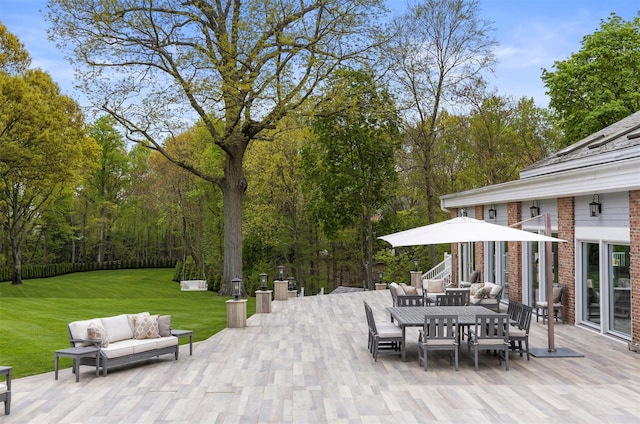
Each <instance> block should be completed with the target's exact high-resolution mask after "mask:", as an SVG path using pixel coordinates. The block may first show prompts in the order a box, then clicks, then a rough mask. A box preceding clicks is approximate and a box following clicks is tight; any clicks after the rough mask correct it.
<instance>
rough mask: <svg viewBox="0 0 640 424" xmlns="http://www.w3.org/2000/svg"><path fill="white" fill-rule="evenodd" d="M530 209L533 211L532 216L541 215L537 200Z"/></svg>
mask: <svg viewBox="0 0 640 424" xmlns="http://www.w3.org/2000/svg"><path fill="white" fill-rule="evenodd" d="M529 210H530V211H531V218H535V217H536V216H538V215H540V207H539V206H538V201H537V200H534V201H533V204H532V205H531V207H530V208H529Z"/></svg>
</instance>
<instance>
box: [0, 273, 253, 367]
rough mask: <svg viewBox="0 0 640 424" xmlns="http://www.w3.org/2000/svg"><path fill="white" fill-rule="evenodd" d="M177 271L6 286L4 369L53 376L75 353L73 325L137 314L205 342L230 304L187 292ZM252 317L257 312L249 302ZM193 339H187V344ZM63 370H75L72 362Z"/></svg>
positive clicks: (0, 349)
mask: <svg viewBox="0 0 640 424" xmlns="http://www.w3.org/2000/svg"><path fill="white" fill-rule="evenodd" d="M172 277H173V269H141V270H140V269H136V270H114V271H93V272H83V273H75V274H69V275H63V276H60V277H54V278H44V279H35V280H26V281H24V283H23V284H22V285H19V286H14V285H11V283H0V365H7V366H12V367H13V373H14V376H15V377H16V378H17V377H25V376H28V375H33V374H40V373H43V372H48V371H53V352H54V351H55V350H57V349H64V348H66V347H69V334H68V331H67V324H68V323H69V322H71V321H76V320H83V319H90V318H95V317H105V316H111V315H119V314H123V313H137V312H143V311H148V312H150V313H152V314H161V315H171V316H172V321H171V327H172V328H181V329H188V330H193V339H194V341H200V340H204V339H206V338H208V337H210V336H211V335H213V334H215V333H217V332H218V331H220V330H222V329H223V328H225V327H226V325H227V316H226V303H225V302H226V301H227V300H228V299H229V298H225V297H219V296H218V294H217V293H214V292H210V291H206V292H204V291H193V292H182V291H180V285H179V284H178V283H176V282H173V281H171V278H172ZM247 309H248V310H247V314H248V315H249V316H250V315H252V314H253V313H254V312H255V299H253V298H249V301H248V305H247ZM185 342H188V339H186V338H183V339H181V343H185ZM64 359H66V358H62V359H61V362H60V366H61V367H66V366H71V360H69V361H68V363H67V362H64V363H63V360H64Z"/></svg>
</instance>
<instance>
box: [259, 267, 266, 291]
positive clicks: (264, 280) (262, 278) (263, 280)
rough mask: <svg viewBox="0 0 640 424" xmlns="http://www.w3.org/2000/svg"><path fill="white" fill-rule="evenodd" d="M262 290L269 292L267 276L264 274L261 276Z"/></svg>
mask: <svg viewBox="0 0 640 424" xmlns="http://www.w3.org/2000/svg"><path fill="white" fill-rule="evenodd" d="M260 290H262V291H265V290H267V274H265V273H264V272H263V273H262V274H260Z"/></svg>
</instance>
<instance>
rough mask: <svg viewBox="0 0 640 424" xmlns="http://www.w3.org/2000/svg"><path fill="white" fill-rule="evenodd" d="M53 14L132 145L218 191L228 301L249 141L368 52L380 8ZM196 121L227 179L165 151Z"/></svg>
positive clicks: (127, 9) (375, 2)
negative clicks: (218, 153) (170, 139)
mask: <svg viewBox="0 0 640 424" xmlns="http://www.w3.org/2000/svg"><path fill="white" fill-rule="evenodd" d="M49 8H50V13H49V18H50V20H51V22H52V24H53V25H52V30H51V34H52V35H53V36H54V37H56V38H57V39H58V40H59V42H60V44H63V45H66V44H68V45H72V46H74V51H73V57H74V58H75V61H76V64H78V65H79V66H80V68H81V70H80V78H81V81H82V83H83V84H84V89H85V91H86V92H87V93H88V94H89V95H90V96H92V98H94V99H95V102H96V104H98V105H100V106H101V107H102V108H103V109H104V110H105V111H107V112H108V113H110V114H111V115H112V116H113V117H115V118H116V119H117V120H118V122H120V123H121V124H122V125H123V126H124V127H125V128H126V129H127V137H128V138H129V139H130V140H133V141H135V142H137V143H141V144H143V145H145V146H147V147H149V148H151V149H154V150H157V151H159V152H161V153H162V154H163V155H165V156H166V157H167V158H168V159H169V160H170V161H171V162H173V163H175V164H177V165H179V166H181V167H183V168H185V169H187V170H189V171H190V172H193V173H194V174H196V175H198V176H200V177H202V178H204V179H205V180H207V181H210V182H212V183H214V184H216V185H218V186H219V187H220V189H221V190H222V193H223V198H224V251H225V258H224V287H223V290H221V294H228V293H229V292H230V289H229V283H230V280H231V279H232V278H235V277H241V276H242V208H243V198H244V193H245V190H246V188H247V181H246V178H245V176H244V173H243V169H242V163H243V158H244V154H245V151H246V149H247V147H248V145H249V143H250V142H251V141H252V140H256V139H258V138H260V137H261V136H262V135H263V133H264V132H265V130H268V129H270V128H274V127H275V125H276V124H277V122H278V121H280V120H281V119H282V118H283V117H285V116H287V115H288V114H291V113H292V112H294V111H296V110H298V109H299V108H300V106H301V105H302V104H304V102H305V101H306V99H307V98H308V97H309V95H310V94H311V93H312V92H313V91H314V90H315V89H316V88H317V87H318V85H320V84H321V83H322V81H323V80H325V78H326V77H327V75H329V74H330V73H331V72H332V71H333V70H334V69H335V68H336V67H337V66H339V65H341V64H344V63H346V62H349V61H353V60H358V59H359V58H361V57H362V55H363V53H366V52H367V51H368V49H369V48H370V46H371V44H372V41H371V40H372V38H371V37H370V35H371V32H372V31H373V29H374V24H373V23H375V22H376V21H378V14H379V13H381V12H382V11H383V2H382V1H381V0H357V1H353V0H312V1H305V0H277V1H264V0H251V1H248V0H245V1H242V0H226V1H223V0H218V1H212V0H192V1H182V0H155V1H152V0H126V1H125V0H113V1H104V0H50V1H49ZM195 118H197V119H200V120H202V122H203V123H204V125H205V127H206V128H207V130H208V131H209V133H210V135H211V139H212V142H213V143H215V144H216V145H217V146H218V147H219V148H220V149H222V150H223V151H224V153H225V162H224V165H223V167H224V174H223V175H222V176H219V175H214V174H212V173H211V172H208V170H207V169H203V167H201V166H199V164H194V163H191V162H190V161H188V160H186V159H185V158H183V157H181V156H180V155H175V154H172V153H171V152H170V151H168V150H167V149H165V147H164V144H163V141H164V140H165V138H166V137H167V136H171V135H172V134H176V133H177V131H178V128H184V125H185V122H184V120H187V121H189V122H188V123H186V124H187V126H190V124H191V123H192V122H193V121H194V119H195ZM181 120H182V121H183V122H179V121H181ZM220 123H221V124H222V125H220Z"/></svg>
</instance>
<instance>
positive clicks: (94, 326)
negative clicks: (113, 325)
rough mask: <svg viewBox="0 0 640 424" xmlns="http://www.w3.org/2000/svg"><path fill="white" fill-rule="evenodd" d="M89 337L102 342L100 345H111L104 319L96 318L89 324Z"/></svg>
mask: <svg viewBox="0 0 640 424" xmlns="http://www.w3.org/2000/svg"><path fill="white" fill-rule="evenodd" d="M87 337H89V338H90V339H93V340H97V341H99V342H100V347H101V348H102V347H107V346H109V333H108V332H107V330H105V328H104V325H102V320H99V319H95V320H93V321H91V322H90V323H89V326H87Z"/></svg>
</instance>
